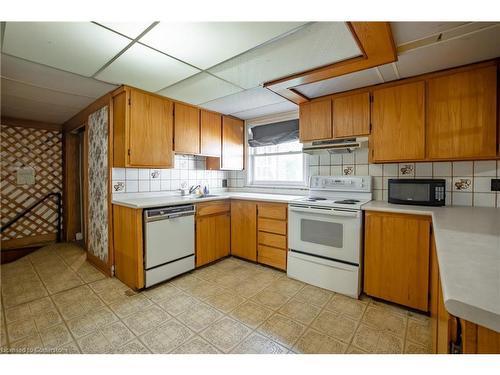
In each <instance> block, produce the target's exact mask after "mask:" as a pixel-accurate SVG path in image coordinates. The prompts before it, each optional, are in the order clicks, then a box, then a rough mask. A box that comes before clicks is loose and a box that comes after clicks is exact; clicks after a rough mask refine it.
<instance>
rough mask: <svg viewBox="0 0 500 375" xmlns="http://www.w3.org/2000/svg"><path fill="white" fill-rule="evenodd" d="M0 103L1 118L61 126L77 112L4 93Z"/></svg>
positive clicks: (72, 109)
mask: <svg viewBox="0 0 500 375" xmlns="http://www.w3.org/2000/svg"><path fill="white" fill-rule="evenodd" d="M1 103H2V116H6V117H14V118H20V119H27V120H34V121H44V122H52V123H55V124H62V123H64V122H65V121H67V120H68V119H70V118H71V117H73V116H74V115H75V114H77V113H78V112H79V110H77V109H74V108H68V107H65V106H61V105H55V104H52V103H43V102H39V101H34V100H29V99H25V98H20V97H16V96H10V95H8V94H6V93H5V92H4V91H2V100H1ZM82 109H83V108H82Z"/></svg>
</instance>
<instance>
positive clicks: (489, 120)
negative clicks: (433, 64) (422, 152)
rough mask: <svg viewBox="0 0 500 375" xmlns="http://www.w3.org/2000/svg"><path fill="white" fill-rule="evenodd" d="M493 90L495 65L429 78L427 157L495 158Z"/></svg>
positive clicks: (495, 98)
mask: <svg viewBox="0 0 500 375" xmlns="http://www.w3.org/2000/svg"><path fill="white" fill-rule="evenodd" d="M496 91H497V67H496V66H490V67H486V68H482V69H476V70H470V71H466V72H461V73H456V74H452V75H447V76H443V77H437V78H433V79H430V80H429V82H428V103H427V113H428V114H427V119H428V125H427V126H428V133H427V145H428V156H429V158H431V159H454V158H473V157H479V158H482V157H495V155H496V137H497V119H496V116H497V107H496V103H497V97H496V95H497V92H496Z"/></svg>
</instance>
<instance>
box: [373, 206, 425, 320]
mask: <svg viewBox="0 0 500 375" xmlns="http://www.w3.org/2000/svg"><path fill="white" fill-rule="evenodd" d="M430 236H431V218H430V217H428V216H423V215H406V214H395V213H385V212H373V211H367V212H366V215H365V265H364V291H365V293H366V294H368V295H370V296H374V297H378V298H381V299H384V300H387V301H391V302H395V303H398V304H400V305H404V306H408V307H412V308H414V309H418V310H422V311H428V305H429V253H430Z"/></svg>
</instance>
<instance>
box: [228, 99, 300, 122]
mask: <svg viewBox="0 0 500 375" xmlns="http://www.w3.org/2000/svg"><path fill="white" fill-rule="evenodd" d="M298 108H299V106H298V105H297V104H295V103H292V102H289V101H288V100H287V101H284V102H281V103H276V104H270V105H266V106H263V107H259V108H254V109H249V110H248V111H242V112H237V113H233V114H232V115H233V116H235V117H238V118H240V119H242V120H249V119H254V118H258V117H263V116H268V115H274V114H277V113H283V112H290V111H295V110H298Z"/></svg>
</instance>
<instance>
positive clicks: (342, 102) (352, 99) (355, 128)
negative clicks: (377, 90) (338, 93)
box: [333, 92, 370, 138]
mask: <svg viewBox="0 0 500 375" xmlns="http://www.w3.org/2000/svg"><path fill="white" fill-rule="evenodd" d="M368 134H370V94H369V93H368V92H363V93H361V94H356V95H349V96H342V97H338V98H334V99H333V136H334V138H343V137H354V136H358V135H368Z"/></svg>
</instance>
